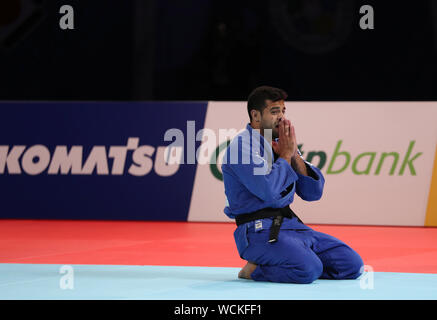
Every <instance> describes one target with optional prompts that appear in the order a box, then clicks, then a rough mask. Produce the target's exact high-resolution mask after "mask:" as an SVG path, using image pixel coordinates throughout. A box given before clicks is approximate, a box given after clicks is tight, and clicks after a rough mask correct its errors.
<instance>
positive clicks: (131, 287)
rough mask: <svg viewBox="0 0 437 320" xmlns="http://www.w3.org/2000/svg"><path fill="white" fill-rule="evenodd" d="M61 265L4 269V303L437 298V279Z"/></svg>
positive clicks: (0, 279)
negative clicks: (293, 278) (260, 277)
mask: <svg viewBox="0 0 437 320" xmlns="http://www.w3.org/2000/svg"><path fill="white" fill-rule="evenodd" d="M62 266H63V265H56V264H8V263H5V264H0V299H2V300H9V299H19V300H22V299H25V300H34V299H42V300H44V299H53V300H61V299H71V300H73V299H83V300H89V299H93V300H110V299H118V300H121V299H130V300H134V299H142V300H155V299H159V300H234V299H235V300H301V299H304V300H320V299H329V300H337V299H341V300H344V299H347V300H358V299H378V300H379V299H384V300H386V299H412V300H414V299H426V300H428V299H437V274H418V273H391V272H375V273H372V274H370V273H365V274H364V275H362V276H361V277H360V278H359V279H356V280H316V281H315V282H313V283H312V284H282V283H269V282H255V281H252V280H243V279H238V278H237V274H238V271H239V270H240V269H239V268H212V267H164V266H162V267H161V266H118V265H69V267H64V269H66V270H63V269H62V268H61V267H62ZM61 271H62V273H61Z"/></svg>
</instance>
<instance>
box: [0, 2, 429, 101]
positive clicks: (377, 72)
mask: <svg viewBox="0 0 437 320" xmlns="http://www.w3.org/2000/svg"><path fill="white" fill-rule="evenodd" d="M64 4H68V5H71V6H72V7H73V8H74V13H75V20H74V23H75V29H74V30H61V28H60V27H59V20H60V18H61V16H62V14H60V13H59V9H60V7H61V6H62V5H64ZM364 4H369V5H372V6H373V8H374V11H375V29H374V30H362V29H360V27H359V20H360V17H361V15H360V13H359V8H360V7H361V6H362V5H364ZM24 8H28V9H29V12H27V13H26V14H28V15H29V16H30V17H31V19H28V20H26V19H24V18H23V16H24V15H25V13H24V11H25V10H24ZM20 17H21V18H20ZM20 19H21V20H22V21H21V20H20ZM23 19H24V20H23ZM436 58H437V1H436V0H417V1H409V2H407V1H405V2H403V1H387V0H379V1H376V0H374V1H370V0H368V1H361V0H289V1H286V0H270V1H269V0H250V1H246V0H234V1H229V0H184V1H180V0H123V1H121V0H92V1H90V0H68V1H57V0H46V1H44V0H39V1H38V0H1V2H0V100H126V101H130V100H245V99H246V98H247V96H248V94H249V93H250V91H251V90H252V89H253V88H254V87H256V86H258V85H263V84H267V85H272V86H278V87H281V88H283V89H285V90H286V91H287V92H288V93H289V100H436V97H437V90H436V79H437V59H436Z"/></svg>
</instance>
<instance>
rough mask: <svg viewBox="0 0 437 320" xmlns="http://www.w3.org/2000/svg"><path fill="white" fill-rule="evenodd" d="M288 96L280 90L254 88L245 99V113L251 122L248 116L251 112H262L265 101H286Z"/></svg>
mask: <svg viewBox="0 0 437 320" xmlns="http://www.w3.org/2000/svg"><path fill="white" fill-rule="evenodd" d="M287 97H288V94H287V92H285V91H284V90H282V89H279V88H274V87H269V86H261V87H258V88H256V89H255V90H253V91H252V92H251V94H250V95H249V98H248V99H247V112H248V113H249V119H250V120H252V116H251V114H250V111H251V110H258V111H259V112H261V113H262V112H263V110H264V108H265V107H266V106H267V105H266V100H271V101H272V102H276V101H279V100H285V99H287Z"/></svg>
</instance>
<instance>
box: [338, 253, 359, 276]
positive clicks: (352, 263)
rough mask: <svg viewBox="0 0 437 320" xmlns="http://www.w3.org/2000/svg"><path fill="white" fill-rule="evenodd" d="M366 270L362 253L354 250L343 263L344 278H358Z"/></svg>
mask: <svg viewBox="0 0 437 320" xmlns="http://www.w3.org/2000/svg"><path fill="white" fill-rule="evenodd" d="M363 272H364V262H363V259H361V257H360V255H359V254H358V253H356V252H355V251H353V250H352V253H351V254H350V255H349V257H348V259H347V261H346V262H345V263H344V265H343V270H342V272H341V273H342V277H341V278H343V279H357V278H358V277H359V276H361V274H362V273H363Z"/></svg>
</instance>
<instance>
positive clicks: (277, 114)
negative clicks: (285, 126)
mask: <svg viewBox="0 0 437 320" xmlns="http://www.w3.org/2000/svg"><path fill="white" fill-rule="evenodd" d="M266 104H267V107H266V108H265V109H264V110H263V112H262V114H261V130H265V129H271V130H272V138H273V139H276V138H279V131H278V126H279V122H280V121H281V120H282V119H285V116H284V114H285V104H284V100H279V101H275V102H273V101H271V100H266Z"/></svg>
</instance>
